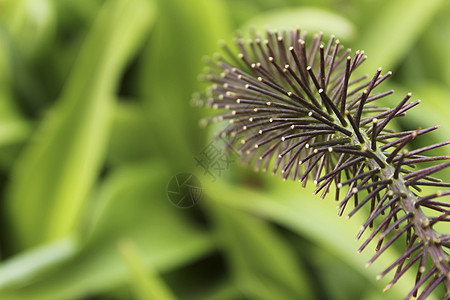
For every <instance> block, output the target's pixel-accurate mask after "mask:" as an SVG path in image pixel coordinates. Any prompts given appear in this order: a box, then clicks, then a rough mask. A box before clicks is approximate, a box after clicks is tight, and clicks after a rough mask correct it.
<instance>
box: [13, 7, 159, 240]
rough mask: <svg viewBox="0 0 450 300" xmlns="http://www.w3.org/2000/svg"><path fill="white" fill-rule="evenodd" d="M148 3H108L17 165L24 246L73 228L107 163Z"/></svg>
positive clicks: (17, 211) (17, 223) (16, 213)
mask: <svg viewBox="0 0 450 300" xmlns="http://www.w3.org/2000/svg"><path fill="white" fill-rule="evenodd" d="M148 3H149V2H148V1H142V0H133V1H120V0H118V1H109V2H106V3H105V4H104V7H103V8H102V10H101V11H100V14H99V15H98V18H97V19H96V22H95V24H94V26H93V28H92V30H91V32H90V33H89V35H88V36H87V38H86V41H85V44H84V47H83V49H82V50H81V53H80V56H79V58H78V61H77V63H76V65H75V67H74V69H73V70H72V73H71V76H70V77H69V79H68V82H67V85H66V87H65V89H64V91H63V92H62V95H61V98H60V100H59V102H58V103H57V106H56V107H55V108H54V110H53V111H52V113H51V114H50V115H49V116H48V117H47V118H46V120H45V121H44V122H43V124H42V125H41V127H40V128H39V130H38V132H37V133H36V135H35V141H34V143H31V144H30V145H29V146H28V147H27V149H25V151H24V153H23V155H22V157H21V158H20V161H19V162H18V163H17V167H16V168H15V170H14V172H13V179H12V182H11V186H10V191H9V192H10V193H9V195H10V197H9V199H8V202H9V210H10V214H11V216H12V218H11V220H12V222H13V226H14V228H16V229H17V231H16V237H17V239H18V242H19V243H20V244H21V245H22V247H24V246H30V245H36V244H38V243H40V242H42V241H45V240H51V239H54V238H57V237H60V236H63V235H64V234H66V233H67V232H70V231H71V230H73V229H74V226H75V224H76V223H77V218H78V217H79V213H80V210H81V209H82V207H83V203H84V201H85V199H86V196H87V193H88V191H89V190H90V188H91V186H92V184H93V182H94V181H95V179H96V176H97V175H98V172H99V168H100V166H101V163H102V159H103V152H104V148H105V145H106V142H107V139H108V134H109V128H110V114H111V109H112V107H113V105H114V103H113V101H112V99H113V96H112V95H113V93H114V90H115V85H116V84H117V80H118V79H119V74H120V72H121V70H122V68H123V67H124V64H125V63H126V61H127V60H128V59H129V57H130V55H131V54H132V53H133V51H135V48H136V47H137V45H138V44H139V42H140V40H141V39H142V38H143V36H144V34H145V33H146V31H147V29H148V28H149V26H150V24H151V20H152V16H153V14H154V11H153V10H154V8H153V7H151V6H150V5H148ZM124 41H126V42H125V43H124ZM24 186H27V188H26V189H24V188H23V187H24ZM24 207H27V210H26V211H24V209H23V208H24ZM43 220H45V224H43Z"/></svg>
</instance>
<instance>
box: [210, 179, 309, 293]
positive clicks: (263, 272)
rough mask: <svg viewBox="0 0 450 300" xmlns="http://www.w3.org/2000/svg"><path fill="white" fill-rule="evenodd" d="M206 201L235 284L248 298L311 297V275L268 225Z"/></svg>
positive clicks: (250, 216) (253, 217)
mask: <svg viewBox="0 0 450 300" xmlns="http://www.w3.org/2000/svg"><path fill="white" fill-rule="evenodd" d="M210 188H212V186H210ZM209 191H212V190H209ZM215 191H216V190H215ZM210 193H211V192H210ZM210 193H208V194H209V196H211V195H212V193H211V194H210ZM214 193H215V192H214ZM219 198H221V197H220V196H219ZM207 204H208V205H207V207H208V208H209V210H208V211H209V212H210V213H209V214H208V215H209V217H210V218H211V219H212V221H213V222H215V226H216V228H217V231H216V234H217V238H218V240H219V243H220V245H221V246H222V247H221V249H223V250H224V251H225V254H226V255H227V257H228V261H229V264H230V268H231V271H232V272H233V275H234V280H235V283H236V284H237V285H238V287H239V288H240V290H241V291H242V293H243V294H244V295H245V296H246V297H248V298H250V299H311V296H312V293H311V290H310V288H309V285H308V276H307V274H306V272H304V270H302V268H301V262H300V261H299V260H298V259H296V257H295V254H294V252H292V250H291V249H290V248H289V246H288V245H287V244H286V242H285V241H284V240H283V239H282V238H281V237H280V236H279V235H277V234H276V232H275V231H274V230H273V229H272V228H271V227H270V225H269V224H267V223H266V222H264V220H261V219H260V218H258V217H255V216H253V215H250V214H247V213H244V212H242V211H238V210H234V209H230V208H229V207H226V206H224V205H220V204H218V203H214V202H212V203H207Z"/></svg>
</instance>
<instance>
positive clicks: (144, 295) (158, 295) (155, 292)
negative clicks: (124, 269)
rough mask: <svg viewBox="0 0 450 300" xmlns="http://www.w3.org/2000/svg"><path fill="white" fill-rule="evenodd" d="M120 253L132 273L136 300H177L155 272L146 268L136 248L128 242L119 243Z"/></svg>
mask: <svg viewBox="0 0 450 300" xmlns="http://www.w3.org/2000/svg"><path fill="white" fill-rule="evenodd" d="M118 248H119V251H120V253H121V255H122V257H123V259H124V260H125V262H126V264H127V266H128V269H129V271H130V273H131V284H132V287H133V292H134V295H135V297H136V299H140V300H175V299H176V298H175V296H174V295H173V294H172V293H171V292H170V290H169V289H168V287H167V286H166V285H165V284H164V282H163V281H162V280H161V278H159V277H158V276H157V275H156V274H155V273H154V271H152V270H150V269H149V268H144V265H145V263H144V261H143V260H142V258H141V257H140V255H139V253H138V251H137V249H136V246H135V245H134V244H133V243H132V242H131V241H127V240H123V241H120V242H119V245H118Z"/></svg>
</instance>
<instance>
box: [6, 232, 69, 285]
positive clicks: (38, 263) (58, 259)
mask: <svg viewBox="0 0 450 300" xmlns="http://www.w3.org/2000/svg"><path fill="white" fill-rule="evenodd" d="M77 249H78V245H77V242H76V240H75V239H74V238H73V237H67V238H63V239H61V240H57V241H55V242H53V243H50V244H46V245H44V246H42V247H39V248H36V249H33V250H31V251H28V252H24V253H21V254H19V255H17V256H14V257H12V258H11V259H8V260H7V261H5V262H3V263H2V264H0V290H2V289H4V288H11V286H14V285H19V284H24V283H25V282H27V281H29V280H33V279H35V278H36V277H37V276H39V275H40V274H43V273H45V272H47V271H49V269H51V268H54V267H55V266H57V265H59V264H61V263H62V262H64V261H67V260H68V259H70V258H71V257H73V256H74V254H75V253H76V250H77Z"/></svg>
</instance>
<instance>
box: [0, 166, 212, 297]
mask: <svg viewBox="0 0 450 300" xmlns="http://www.w3.org/2000/svg"><path fill="white" fill-rule="evenodd" d="M163 166H164V165H163V164H161V163H159V162H156V161H150V162H145V163H143V162H140V163H136V164H129V165H127V166H122V167H119V168H117V169H116V170H115V171H114V172H112V174H110V175H109V176H108V178H107V179H106V180H105V181H104V182H103V184H102V185H101V187H100V188H99V190H98V193H96V196H95V197H96V198H97V202H98V205H96V207H95V208H93V210H94V214H93V216H92V222H90V224H89V230H87V231H86V232H84V234H85V235H86V236H87V237H88V238H87V240H86V241H85V242H84V243H81V244H80V246H82V248H81V249H79V251H78V252H77V255H76V256H75V257H74V258H73V259H71V260H70V261H68V262H67V263H65V264H64V265H62V268H61V269H62V270H64V271H63V272H53V273H48V274H42V276H41V277H40V278H39V279H38V280H36V281H33V282H32V283H30V284H28V285H26V286H23V287H21V288H18V289H14V290H4V291H0V299H27V300H28V299H30V300H42V299H46V300H53V299H54V300H58V299H78V298H82V297H86V296H88V295H92V294H95V293H101V292H105V291H108V290H111V289H113V288H116V287H118V286H125V285H126V284H127V282H128V280H129V278H130V277H129V269H128V267H127V265H126V263H125V262H124V260H123V258H122V257H121V254H120V253H119V251H118V248H117V243H118V242H120V241H122V240H124V239H125V240H130V241H132V242H133V244H135V245H136V247H138V249H140V254H141V260H142V262H143V263H144V264H145V267H147V266H149V267H151V268H153V269H154V270H155V272H158V273H162V272H166V271H169V270H172V269H174V268H179V267H180V266H183V265H185V264H187V263H189V262H190V261H195V260H196V259H199V258H201V257H203V256H205V255H208V254H209V253H211V252H212V251H213V250H214V243H213V241H212V239H211V237H210V235H209V234H208V233H207V232H205V231H204V230H200V229H199V228H197V227H196V226H194V225H193V224H192V222H191V221H189V219H188V218H186V217H184V215H183V211H180V209H178V208H176V207H174V206H173V205H172V204H171V203H170V202H169V200H168V199H166V195H165V193H166V191H165V183H166V180H167V175H168V174H167V170H165V169H164V168H163ZM167 220H170V222H167Z"/></svg>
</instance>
